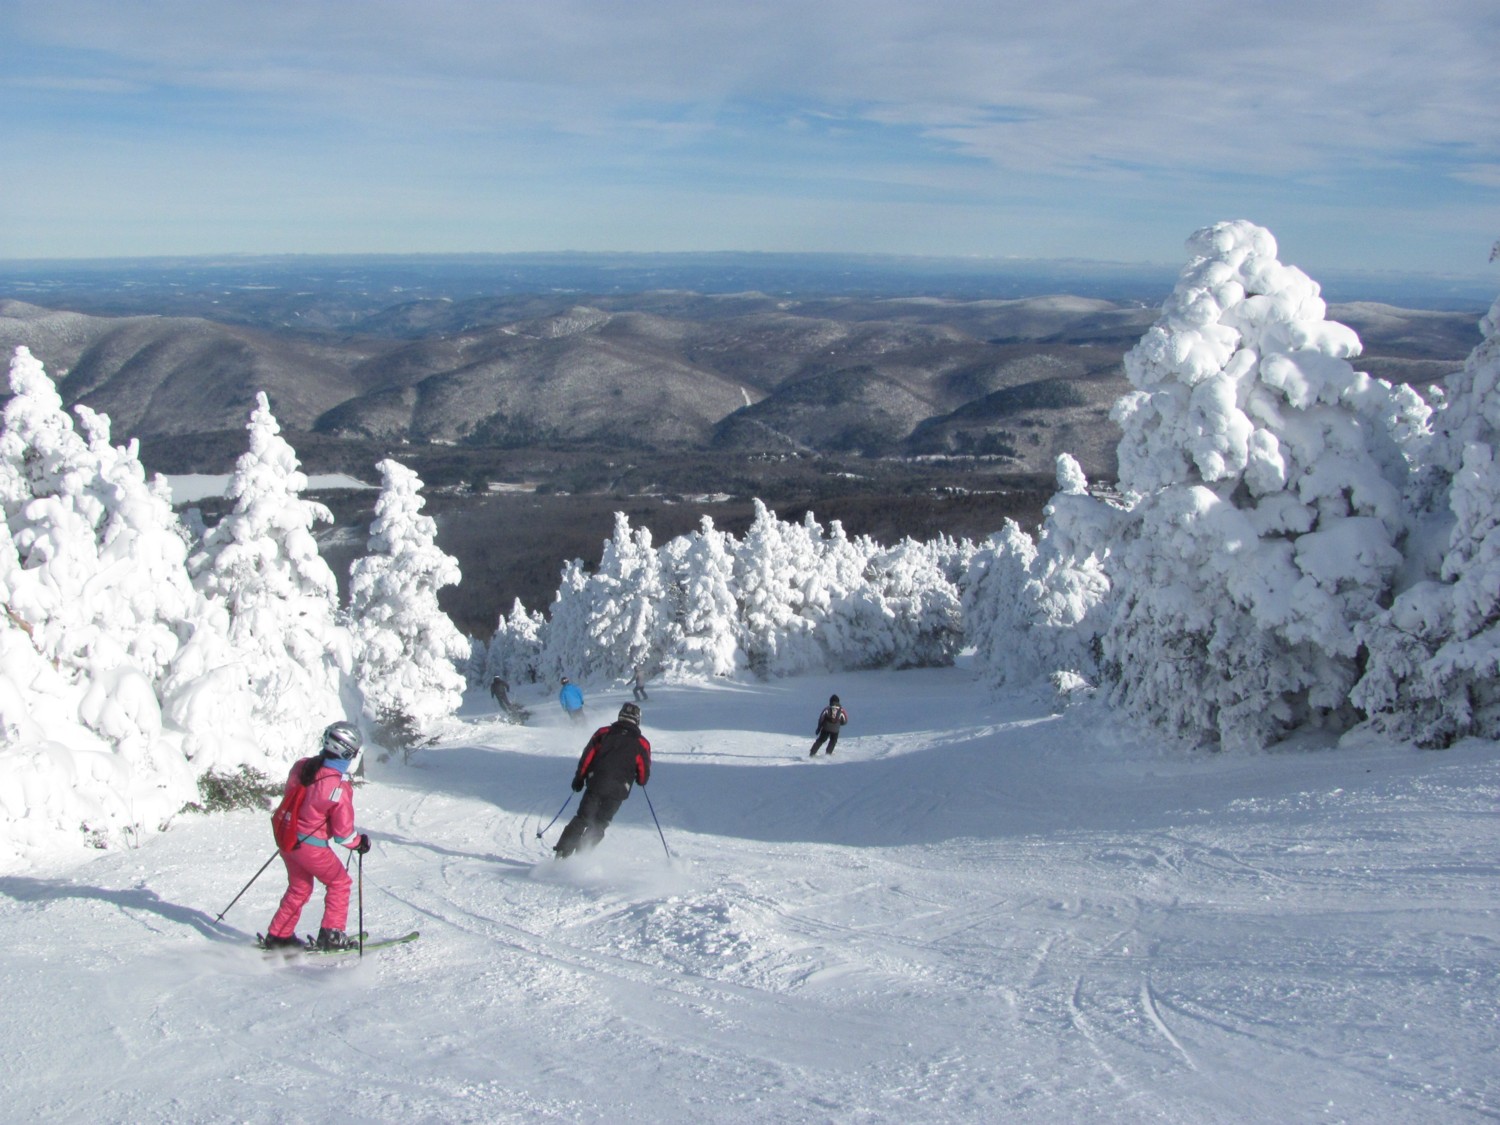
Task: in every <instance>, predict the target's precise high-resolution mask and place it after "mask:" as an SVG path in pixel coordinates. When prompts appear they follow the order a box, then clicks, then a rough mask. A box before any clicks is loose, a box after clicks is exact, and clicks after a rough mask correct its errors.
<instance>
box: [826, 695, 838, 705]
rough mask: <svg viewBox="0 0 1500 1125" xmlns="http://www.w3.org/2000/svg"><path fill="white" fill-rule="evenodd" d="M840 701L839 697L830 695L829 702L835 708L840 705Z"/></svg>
mask: <svg viewBox="0 0 1500 1125" xmlns="http://www.w3.org/2000/svg"><path fill="white" fill-rule="evenodd" d="M838 701H839V697H838V696H836V695H830V696H829V697H828V702H829V703H830V704H832V705H834V706H837V704H838Z"/></svg>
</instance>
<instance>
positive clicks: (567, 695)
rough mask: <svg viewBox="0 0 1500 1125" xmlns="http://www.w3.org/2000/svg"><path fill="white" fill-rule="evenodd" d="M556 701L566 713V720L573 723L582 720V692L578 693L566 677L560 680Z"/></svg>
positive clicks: (574, 685) (575, 686) (575, 685)
mask: <svg viewBox="0 0 1500 1125" xmlns="http://www.w3.org/2000/svg"><path fill="white" fill-rule="evenodd" d="M557 701H558V702H559V703H560V704H562V709H563V710H564V711H566V712H567V713H568V718H570V719H572V720H573V721H574V722H575V723H576V722H580V721H581V720H582V719H583V692H581V691H579V690H578V685H577V684H575V683H574V682H573V681H572V680H570V679H568V677H567V676H564V677H563V678H562V690H561V691H560V692H558V693H557Z"/></svg>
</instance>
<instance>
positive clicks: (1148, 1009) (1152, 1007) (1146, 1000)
mask: <svg viewBox="0 0 1500 1125" xmlns="http://www.w3.org/2000/svg"><path fill="white" fill-rule="evenodd" d="M1141 1010H1142V1011H1144V1012H1145V1013H1146V1016H1147V1018H1148V1019H1149V1020H1150V1021H1151V1022H1152V1023H1153V1024H1154V1025H1155V1026H1156V1030H1157V1031H1159V1032H1161V1034H1162V1038H1164V1039H1165V1040H1166V1041H1167V1042H1168V1043H1170V1044H1172V1046H1173V1047H1174V1048H1176V1050H1177V1053H1178V1054H1179V1055H1181V1056H1182V1061H1183V1062H1185V1063H1187V1065H1188V1068H1189V1069H1190V1070H1197V1069H1198V1064H1197V1063H1196V1062H1194V1061H1193V1056H1192V1055H1191V1054H1189V1053H1188V1050H1187V1048H1186V1047H1184V1046H1183V1045H1182V1042H1181V1041H1180V1040H1179V1039H1178V1038H1177V1036H1175V1035H1173V1034H1172V1029H1171V1028H1170V1027H1168V1026H1167V1021H1166V1020H1164V1019H1162V1015H1161V1011H1160V1009H1159V1008H1158V1007H1157V1005H1156V991H1155V990H1154V989H1153V988H1152V987H1151V981H1150V980H1149V979H1146V980H1143V981H1141Z"/></svg>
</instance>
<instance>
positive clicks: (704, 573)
mask: <svg viewBox="0 0 1500 1125" xmlns="http://www.w3.org/2000/svg"><path fill="white" fill-rule="evenodd" d="M734 549H735V543H734V540H733V537H732V536H730V535H729V534H727V533H726V532H723V531H719V530H718V529H717V528H715V527H714V521H713V520H712V519H711V518H710V517H708V516H704V517H703V518H702V521H701V522H700V523H699V526H698V530H697V531H696V532H695V533H693V534H692V535H691V536H681V537H679V538H678V539H676V540H673V541H672V543H670V544H667V545H666V546H665V547H663V551H664V552H668V551H669V550H670V551H671V553H672V555H673V557H674V558H675V559H676V560H677V561H676V563H675V565H674V566H672V567H671V568H670V569H671V572H672V575H673V578H672V582H671V596H670V599H669V604H670V605H671V606H672V615H671V616H672V621H671V626H670V631H669V634H668V641H667V645H666V648H667V659H666V671H667V672H668V673H669V674H676V675H681V676H690V677H691V676H728V675H730V674H732V673H733V672H734V671H735V670H736V669H737V668H739V667H740V666H742V665H743V663H744V654H743V653H741V652H740V647H739V641H738V630H737V627H736V621H737V617H738V602H737V599H736V597H735V589H734Z"/></svg>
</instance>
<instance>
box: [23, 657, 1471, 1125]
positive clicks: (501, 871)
mask: <svg viewBox="0 0 1500 1125" xmlns="http://www.w3.org/2000/svg"><path fill="white" fill-rule="evenodd" d="M830 691H837V692H838V693H839V694H840V695H841V697H842V699H843V701H844V703H845V705H846V706H847V707H848V709H849V712H850V715H851V723H850V725H849V727H848V728H846V733H845V736H844V738H843V740H842V741H841V742H840V744H839V748H838V753H837V755H836V756H835V757H834V758H832V759H826V758H823V757H821V756H820V757H819V758H818V759H817V760H816V761H809V760H808V759H807V758H806V754H807V747H808V745H809V744H810V742H811V736H812V727H813V723H814V720H815V717H816V715H817V712H818V709H819V708H820V706H821V705H822V703H823V702H824V701H825V700H826V698H827V696H828V694H829V693H830ZM626 698H628V694H627V693H626V692H624V691H623V690H622V691H620V692H617V693H615V694H613V695H609V696H607V697H603V696H596V697H594V698H591V699H590V701H589V703H590V707H589V710H590V713H591V716H592V717H594V718H596V719H598V720H600V721H603V720H605V719H608V718H611V717H612V716H613V714H614V712H615V710H616V708H617V707H618V705H619V704H620V703H621V702H622V701H623V700H624V699H626ZM523 702H526V703H527V704H528V705H529V706H531V707H532V709H533V712H534V716H535V717H534V719H533V723H532V725H530V726H528V727H524V728H518V727H511V726H506V725H504V724H501V723H498V722H496V721H494V718H493V714H492V710H491V708H489V707H488V706H487V704H488V700H487V699H486V700H485V701H484V702H481V701H480V700H478V699H477V698H476V699H473V700H471V701H470V703H469V704H468V706H467V707H466V710H465V712H464V713H463V715H462V719H463V721H464V723H465V724H466V725H465V729H464V737H462V738H459V739H456V740H454V741H452V742H449V743H447V744H444V745H442V746H441V747H439V748H437V749H434V750H431V751H426V752H423V753H422V754H420V755H419V756H418V757H417V759H416V761H415V764H413V765H411V766H403V765H399V764H396V763H394V762H392V763H387V764H383V765H382V764H378V763H371V769H370V773H371V776H370V779H369V782H368V784H366V785H364V786H363V787H362V788H361V789H360V790H359V792H358V795H357V807H358V810H359V819H360V823H361V825H362V826H364V827H368V828H369V829H370V830H371V831H372V832H373V833H374V834H375V838H376V840H377V843H376V846H375V848H374V850H373V851H371V852H370V854H369V855H368V856H366V857H365V859H364V863H363V868H364V870H363V876H362V885H363V886H362V898H363V911H364V919H365V924H366V928H367V929H368V930H369V931H370V932H371V933H372V934H373V935H376V936H382V935H387V934H394V933H399V932H404V931H406V930H409V929H413V928H420V929H421V930H422V938H421V940H420V941H418V942H416V943H414V944H412V945H407V946H402V947H399V948H396V949H391V950H384V951H381V952H379V953H371V954H369V955H367V956H366V957H365V958H364V959H363V960H362V961H361V960H360V959H358V958H355V957H342V958H324V959H321V960H312V959H304V960H302V961H293V962H282V961H280V960H275V961H268V960H266V959H264V958H263V957H262V955H261V954H259V953H258V952H256V951H255V950H254V949H252V948H250V946H249V941H250V939H251V938H252V937H253V935H254V933H255V932H256V931H257V930H262V929H264V928H265V925H266V922H267V921H268V919H269V917H270V915H271V912H272V910H273V909H274V906H275V903H276V901H277V898H278V897H279V895H280V892H281V889H282V887H283V886H284V880H283V877H282V874H281V870H280V865H279V864H273V865H272V866H271V868H270V869H269V870H267V872H266V873H265V875H264V876H262V877H261V878H260V879H259V880H258V881H257V882H256V883H255V884H254V885H253V886H252V887H251V888H250V890H249V891H248V892H247V893H246V894H245V895H244V897H243V898H242V899H241V900H240V901H239V902H238V903H237V904H236V905H235V906H234V908H233V909H232V910H231V911H229V913H228V915H227V917H226V918H225V920H224V923H223V924H220V925H216V924H215V923H214V921H213V919H214V916H215V915H216V914H217V913H218V912H219V911H220V910H221V909H222V908H223V907H224V906H225V904H226V903H228V902H229V901H230V899H231V898H233V896H234V895H235V893H236V892H237V891H238V890H239V889H240V888H241V887H242V886H243V885H244V883H245V881H246V880H247V879H249V878H250V876H251V875H253V874H254V873H255V871H256V869H257V868H258V867H259V866H260V865H261V864H262V863H263V862H264V861H265V860H266V859H267V858H268V857H269V856H270V855H271V853H272V843H271V836H270V831H269V825H268V818H267V817H266V816H264V815H262V814H259V813H249V812H244V813H237V814H232V815H229V816H227V817H218V818H183V819H181V820H179V822H178V823H177V825H176V826H175V827H174V828H173V829H172V830H171V831H170V832H167V833H165V834H163V835H160V836H154V837H151V838H148V839H145V840H144V841H143V844H142V846H141V847H140V848H139V849H136V850H123V851H112V852H106V853H101V854H100V855H99V856H98V858H96V859H94V860H92V861H88V862H84V863H81V864H77V863H73V862H72V861H68V862H67V865H63V864H64V861H61V860H59V861H58V862H57V864H56V865H54V866H52V867H42V868H36V867H33V868H30V869H28V870H26V871H25V872H24V873H22V872H20V871H14V870H13V871H12V872H10V873H8V874H6V875H4V876H0V988H3V994H4V996H5V1007H6V1024H7V1028H8V1034H7V1035H6V1036H5V1037H4V1040H3V1045H0V1072H3V1073H4V1075H5V1087H6V1098H5V1116H6V1117H7V1118H9V1119H11V1120H18V1121H38V1120H48V1121H88V1122H91V1123H96V1122H142V1121H168V1120H170V1121H174V1122H219V1121H224V1122H229V1121H235V1122H319V1123H321V1122H327V1121H331V1120H347V1121H360V1122H393V1123H394V1122H400V1123H403V1125H407V1123H416V1122H512V1121H514V1122H521V1121H525V1122H537V1121H542V1122H574V1121H587V1122H622V1121H650V1122H695V1123H696V1122H731V1121H733V1122H751V1121H753V1122H839V1123H844V1122H903V1123H910V1122H999V1121H1049V1122H1051V1121H1055V1122H1084V1121H1089V1122H1099V1121H1168V1122H1192V1123H1195V1125H1198V1123H1204V1122H1231V1121H1232V1122H1240V1121H1244V1122H1251V1121H1254V1122H1267V1121H1311V1120H1318V1121H1347V1122H1374V1121H1379V1122H1423V1123H1430V1122H1459V1121H1479V1120H1488V1119H1493V1118H1494V1117H1496V1116H1497V1115H1500V1071H1497V1070H1496V1067H1495V1065H1494V1060H1495V1058H1496V1052H1497V1048H1500V989H1497V969H1500V957H1497V949H1500V921H1497V918H1500V860H1497V858H1496V857H1497V855H1500V829H1497V822H1496V818H1495V799H1496V796H1497V793H1500V747H1497V746H1496V744H1494V743H1489V742H1481V741H1474V740H1470V741H1467V742H1463V743H1460V744H1458V745H1457V746H1455V747H1454V748H1452V749H1450V750H1447V751H1443V752H1438V753H1434V752H1422V751H1417V750H1414V749H1412V748H1410V747H1408V746H1403V745H1384V744H1371V745H1368V746H1365V747H1361V748H1344V749H1338V750H1333V749H1326V748H1315V747H1312V746H1304V747H1302V748H1301V749H1298V750H1291V751H1284V752H1280V753H1277V754H1274V755H1271V754H1240V755H1234V756H1227V755H1221V756H1199V757H1184V756H1177V755H1164V754H1161V753H1159V752H1157V751H1156V750H1155V749H1154V748H1153V747H1152V746H1149V745H1143V744H1140V743H1138V742H1134V741H1131V740H1130V739H1129V738H1126V737H1124V736H1122V735H1120V734H1119V733H1118V728H1117V727H1116V726H1115V725H1114V724H1113V723H1111V722H1110V721H1109V719H1108V716H1107V714H1106V713H1103V712H1096V711H1093V710H1091V709H1089V708H1087V707H1084V708H1076V709H1073V710H1071V711H1068V712H1066V713H1064V714H1062V715H1054V714H1052V713H1051V712H1050V711H1049V709H1048V707H1047V706H1046V705H1045V704H1044V703H1043V702H1040V701H1037V700H1034V699H1031V698H1026V697H1009V698H1003V699H999V700H996V699H994V698H993V697H991V696H989V695H988V693H986V692H983V691H980V690H978V689H977V688H976V686H975V684H974V681H973V679H972V677H971V673H970V672H968V671H967V670H965V669H963V668H957V669H944V670H924V671H914V672H902V673H889V672H885V673H868V674H861V675H845V676H839V677H837V678H803V679H793V680H781V681H777V682H774V683H770V684H763V685H762V684H746V683H724V684H721V685H718V686H678V687H674V686H661V687H658V686H656V685H653V686H652V688H651V700H650V701H649V702H648V703H647V704H646V705H645V731H646V734H647V735H648V737H650V738H651V739H652V741H653V744H654V746H655V750H656V767H655V772H654V774H653V778H652V782H651V785H650V787H649V789H648V790H647V793H648V794H649V795H650V797H651V801H652V805H651V806H648V803H647V801H646V800H645V799H644V795H643V794H642V793H641V792H639V791H638V792H637V793H635V794H634V795H633V796H632V797H631V799H630V800H629V801H628V802H627V804H626V805H625V806H624V808H623V809H622V810H621V813H620V815H619V817H618V818H617V820H616V822H615V825H614V826H613V827H612V828H611V829H610V831H609V834H608V836H607V838H606V839H605V841H604V844H603V845H602V847H601V848H600V849H599V850H598V851H597V852H594V853H592V854H590V855H588V856H585V857H581V858H576V859H574V860H572V861H568V862H567V863H557V862H554V861H552V860H551V859H550V858H549V856H548V852H547V850H546V844H547V843H550V842H551V841H552V840H554V839H555V838H556V835H557V832H558V830H559V829H560V827H561V823H562V822H561V821H559V822H558V824H557V825H555V826H554V827H553V828H552V829H551V831H550V832H549V833H548V834H547V836H546V837H545V839H544V840H539V839H538V838H537V833H538V830H540V829H541V828H543V826H544V825H546V824H547V821H548V820H549V819H550V818H551V817H552V815H553V813H554V812H556V811H557V809H558V806H559V805H560V804H561V803H562V802H563V799H564V798H566V797H568V796H569V791H568V787H567V782H568V778H569V776H570V773H571V770H572V767H573V764H574V761H575V760H576V755H577V753H578V751H579V750H580V749H581V745H582V741H583V737H584V733H585V732H583V731H580V729H579V728H578V727H576V726H573V725H570V724H567V723H566V721H565V720H564V719H563V718H562V716H561V713H560V711H559V710H558V708H557V707H556V704H555V702H554V701H553V700H552V699H551V698H550V697H541V696H533V697H532V698H529V699H528V698H524V696H523ZM571 807H572V806H571V803H570V806H569V811H571ZM652 807H654V809H655V812H656V814H657V817H658V818H659V820H660V825H661V829H662V833H663V835H664V836H665V842H666V844H667V845H668V846H669V847H670V849H671V852H672V858H671V859H670V860H669V859H668V858H667V856H666V854H665V853H664V849H663V841H662V839H660V838H659V837H658V834H657V829H656V826H655V824H653V821H652V815H651V809H652ZM317 921H318V912H317V900H315V903H314V905H313V906H312V907H310V908H309V910H308V911H307V912H306V913H305V914H304V915H303V919H302V927H301V928H302V930H303V931H307V930H309V929H315V928H316V926H317ZM351 921H352V918H351Z"/></svg>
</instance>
